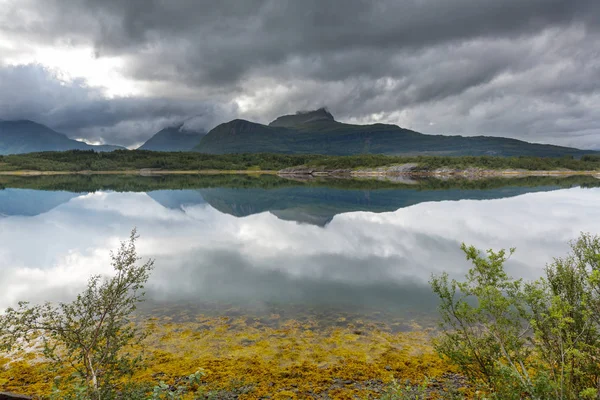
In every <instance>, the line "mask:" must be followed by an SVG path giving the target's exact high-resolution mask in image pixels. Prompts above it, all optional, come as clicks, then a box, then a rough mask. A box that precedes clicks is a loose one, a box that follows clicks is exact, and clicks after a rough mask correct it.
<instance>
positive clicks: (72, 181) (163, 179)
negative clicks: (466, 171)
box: [0, 174, 600, 192]
mask: <svg viewBox="0 0 600 400" xmlns="http://www.w3.org/2000/svg"><path fill="white" fill-rule="evenodd" d="M539 186H547V187H565V188H566V187H573V186H581V187H586V188H591V187H598V186H600V180H599V179H596V178H594V177H593V176H589V175H581V176H568V177H552V176H527V177H520V178H501V177H495V178H487V179H476V180H470V179H465V178H455V179H436V178H423V179H415V180H414V183H410V184H406V183H402V182H393V181H386V180H377V179H340V178H319V179H311V180H306V181H298V180H291V179H286V178H282V177H278V176H276V175H246V174H231V175H230V174H215V175H195V174H182V175H155V176H139V175H131V174H63V175H40V176H10V175H7V176H0V190H2V189H4V188H20V189H36V190H64V191H69V192H96V191H102V190H111V191H116V192H148V191H152V190H165V189H172V190H183V189H204V188H240V189H242V188H256V189H280V188H291V187H328V188H339V189H347V190H381V189H416V190H449V189H463V190H489V189H497V188H505V187H539Z"/></svg>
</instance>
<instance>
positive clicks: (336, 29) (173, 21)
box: [0, 0, 600, 148]
mask: <svg viewBox="0 0 600 400" xmlns="http://www.w3.org/2000/svg"><path fill="white" fill-rule="evenodd" d="M598 21H600V2H598V1H597V0H529V1H526V2H524V1H522V0H506V1H502V2H499V1H496V0H484V1H482V0H447V1H433V0H426V1H416V0H410V1H403V2H397V1H391V0H390V1H383V2H371V1H366V0H330V1H326V2H323V1H317V0H307V1H301V2H300V1H279V0H270V1H268V0H267V1H258V0H249V1H244V2H238V1H228V0H227V1H220V2H212V1H195V0H180V1H171V2H164V1H159V0H133V1H126V2H124V1H119V0H105V1H93V0H45V1H39V0H38V1H36V0H21V1H18V2H17V1H9V2H8V6H7V7H6V8H5V10H4V11H2V12H0V34H4V35H5V36H7V37H9V38H12V39H14V40H21V41H23V42H24V43H27V44H33V45H44V44H45V45H65V44H70V45H73V46H92V47H93V48H94V51H95V52H96V55H97V56H98V57H100V58H102V57H108V56H111V57H112V56H115V57H122V58H123V59H124V61H125V64H124V66H123V73H124V74H125V75H126V76H127V77H129V78H130V79H133V80H135V81H137V82H139V83H140V84H141V85H143V87H144V89H145V90H146V92H147V94H148V95H149V96H152V97H154V98H156V97H158V98H164V99H173V100H172V101H167V100H152V101H148V102H147V103H144V102H143V101H138V100H135V101H132V100H131V99H127V100H113V101H110V102H109V101H106V102H105V103H102V102H101V101H100V100H98V102H97V103H94V105H93V107H96V108H99V109H100V110H101V112H100V113H98V114H97V115H98V117H97V118H96V119H97V120H99V119H103V118H105V120H103V121H105V122H104V123H105V124H109V121H110V123H111V124H112V125H111V126H112V127H113V129H114V127H117V126H119V124H121V125H123V124H125V125H127V126H128V128H127V129H125V130H126V131H127V132H129V133H128V134H127V135H134V136H135V135H137V136H136V138H139V137H141V135H140V134H136V133H135V132H137V130H136V129H137V125H136V124H143V123H145V122H144V121H148V120H155V119H156V118H157V116H158V117H159V118H164V115H177V117H180V116H184V115H185V116H187V117H191V116H192V115H193V114H192V113H191V112H190V111H189V110H190V109H191V108H200V109H201V110H205V108H203V107H202V106H198V105H197V104H196V105H195V102H198V101H200V102H201V103H203V104H204V103H206V99H210V100H211V101H210V103H209V104H230V102H238V103H240V104H242V103H243V104H245V106H244V107H241V108H240V109H239V110H236V109H233V110H234V112H236V113H237V114H238V116H241V117H246V118H252V119H256V120H259V121H261V122H267V121H269V120H271V119H273V118H275V117H276V116H277V115H280V114H282V113H289V112H293V111H295V110H297V109H309V108H313V107H318V106H322V105H327V106H329V108H330V109H331V110H332V112H333V113H334V115H336V116H337V117H338V119H341V120H346V121H356V122H371V121H376V120H381V121H384V122H392V123H399V124H401V125H404V126H407V127H410V128H412V129H416V130H421V131H424V132H428V133H452V134H465V135H476V134H489V135H507V136H511V137H517V138H522V139H526V140H531V141H545V142H553V143H559V144H567V145H575V146H581V147H594V148H600V122H598V121H600V118H599V117H600V115H599V113H600V112H599V111H597V110H599V109H600V107H598V106H599V105H600V83H598V82H600V61H599V60H600V56H599V55H600V29H599V27H600V23H599V22H598ZM1 57H2V56H0V60H1ZM213 102H214V103H213ZM132 103H133V104H132ZM167 103H169V104H167ZM109 104H110V105H109ZM134 104H135V105H134ZM85 106H88V105H87V104H85ZM138 106H139V107H147V112H146V114H147V115H144V112H143V111H142V110H141V109H140V108H137V107H138ZM89 107H92V105H89ZM210 107H211V106H209V107H208V108H209V109H210ZM121 108H124V109H127V110H126V111H121ZM107 110H114V111H107ZM202 112H204V113H207V111H202ZM121 114H127V115H129V114H135V116H136V117H135V118H133V119H132V120H133V121H136V122H135V123H132V122H121V121H131V120H130V119H127V118H129V117H127V118H126V117H125V116H121ZM211 114H216V115H224V114H227V113H223V112H217V111H214V110H213V111H211ZM65 115H66V114H65ZM0 117H2V115H0ZM218 119H219V118H218V117H215V118H212V120H214V121H216V120H218ZM212 120H211V122H212ZM82 122H85V121H82ZM219 122H220V121H219ZM73 123H74V124H75V122H73ZM94 123H95V124H96V125H95V126H96V127H95V128H90V129H88V130H89V131H90V132H92V131H93V132H97V133H95V134H94V135H96V136H97V137H103V135H108V136H106V137H107V138H108V137H113V138H119V139H120V137H119V135H117V134H111V135H112V136H111V135H109V134H107V133H105V132H103V131H101V130H99V129H100V128H97V127H98V126H101V125H102V123H100V122H98V121H96V122H94ZM79 125H82V124H79ZM155 125H156V124H155ZM82 126H83V125H82ZM103 129H105V130H106V129H108V130H110V129H109V127H104V128H103ZM80 131H81V132H82V134H88V133H86V132H87V131H85V130H80ZM136 140H137V139H136Z"/></svg>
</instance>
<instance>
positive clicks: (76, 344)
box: [0, 229, 154, 400]
mask: <svg viewBox="0 0 600 400" xmlns="http://www.w3.org/2000/svg"><path fill="white" fill-rule="evenodd" d="M137 238H138V236H137V233H136V230H135V229H134V230H132V232H131V235H130V236H129V240H128V241H127V242H122V243H121V246H120V248H119V249H118V251H117V253H116V254H115V253H112V252H111V260H112V262H111V265H112V267H113V268H114V271H115V275H114V276H112V277H110V278H106V279H102V278H101V277H100V276H93V277H92V278H90V280H89V281H88V284H87V288H86V289H85V290H84V291H83V292H82V293H81V294H79V295H78V296H77V298H76V299H75V300H74V301H72V302H70V303H59V304H57V305H56V304H51V303H46V304H43V305H35V306H32V305H30V304H28V303H26V302H20V303H19V305H18V307H17V308H9V309H7V310H6V312H5V314H4V315H2V316H0V349H3V350H8V351H10V350H11V349H13V348H15V347H16V348H22V347H23V346H26V345H32V344H34V343H35V341H36V340H38V339H41V343H43V351H44V355H45V356H46V357H47V358H48V359H50V360H52V361H53V362H55V363H56V364H57V365H59V366H65V365H68V366H71V367H72V368H73V369H75V371H77V376H78V377H79V379H81V380H82V381H83V386H84V388H85V392H86V397H89V398H93V399H98V400H100V399H103V398H109V397H113V396H112V395H111V394H112V393H114V391H115V382H116V380H117V379H118V378H120V377H122V376H124V375H126V374H127V373H131V372H132V371H133V369H134V367H135V365H136V363H137V362H138V361H139V356H138V357H136V356H133V355H132V354H131V353H130V352H129V350H130V347H131V346H132V345H134V344H136V343H139V340H141V339H142V338H143V335H142V334H141V332H140V331H139V330H138V328H137V327H136V326H134V324H133V323H132V322H131V320H130V317H131V315H132V313H133V312H134V311H135V309H136V306H137V304H138V303H140V302H141V301H143V296H144V292H143V288H144V285H145V283H146V282H147V280H148V278H149V274H150V271H151V270H152V268H153V264H154V261H153V260H148V261H147V262H146V263H144V264H142V265H138V261H139V260H140V258H139V257H138V256H137V252H136V247H135V242H136V239H137Z"/></svg>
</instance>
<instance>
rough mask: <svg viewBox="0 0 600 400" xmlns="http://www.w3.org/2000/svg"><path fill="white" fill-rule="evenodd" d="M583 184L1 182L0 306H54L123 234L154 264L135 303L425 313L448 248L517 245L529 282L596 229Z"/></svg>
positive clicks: (454, 262) (599, 219) (586, 182)
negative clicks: (134, 233)
mask: <svg viewBox="0 0 600 400" xmlns="http://www.w3.org/2000/svg"><path fill="white" fill-rule="evenodd" d="M596 186H598V180H597V179H595V178H591V177H587V178H585V177H582V178H568V179H562V180H559V179H554V178H535V179H533V178H532V179H525V180H512V181H508V180H504V181H503V180H493V181H482V182H476V183H473V182H467V181H451V182H443V181H426V182H409V183H401V184H390V183H386V182H381V183H377V182H372V181H371V182H356V181H327V182H322V181H316V182H308V183H307V182H294V181H289V180H283V179H279V178H275V177H266V178H262V179H259V178H247V177H242V178H240V177H231V178H225V177H219V178H215V177H186V178H181V177H154V178H151V177H94V176H91V177H85V176H82V177H76V176H75V177H48V178H43V177H36V178H10V179H9V178H0V189H1V190H0V273H1V275H0V308H4V307H7V306H10V305H14V304H16V302H17V301H18V300H31V301H46V300H52V301H56V300H68V299H69V298H71V297H72V296H73V295H74V294H75V293H77V292H78V291H79V290H81V288H82V287H83V285H84V284H85V282H86V280H87V279H88V277H89V276H90V275H92V274H102V273H108V272H110V266H109V251H110V250H111V249H115V248H116V247H117V245H118V243H119V241H120V240H123V239H125V238H126V237H127V235H128V233H129V231H130V230H131V228H132V227H134V226H135V227H137V228H138V232H139V234H140V235H141V238H140V241H139V247H138V250H139V252H140V255H141V256H143V257H152V258H155V259H156V269H155V271H154V273H153V275H152V278H151V282H150V284H149V287H148V305H147V309H148V310H152V312H155V313H159V314H169V313H171V312H173V310H174V309H176V310H178V313H179V314H181V315H184V316H190V315H195V314H197V313H213V314H228V315H236V314H243V313H246V312H250V311H248V310H252V312H255V313H257V314H263V315H273V314H277V315H282V316H284V317H286V316H287V317H292V318H299V319H302V318H309V317H308V316H307V315H311V316H320V317H322V318H330V319H331V321H332V322H333V321H336V320H339V319H340V316H342V318H343V316H345V315H348V316H352V315H364V316H365V317H368V318H374V319H378V318H380V319H388V318H404V319H413V318H416V319H418V318H426V316H428V315H432V314H433V311H434V310H435V299H434V298H433V297H432V295H431V293H430V290H429V287H428V284H427V281H428V279H429V278H430V276H431V274H437V273H440V272H442V271H446V272H448V273H449V274H450V275H451V276H455V277H459V276H462V275H463V274H464V273H465V272H466V270H467V269H468V267H469V265H468V264H467V263H466V261H465V260H464V257H463V254H462V253H461V251H460V248H459V247H460V244H461V242H466V243H467V244H473V245H475V246H477V247H478V248H481V249H486V248H494V249H500V248H508V247H513V246H514V247H516V248H517V252H516V254H515V255H514V256H513V257H512V258H511V260H510V261H509V263H508V269H509V271H510V272H511V273H512V274H513V275H514V276H519V277H524V278H535V277H537V276H539V275H540V273H541V270H542V268H543V267H544V265H545V263H547V262H549V261H551V260H552V258H553V257H556V256H562V255H564V254H565V253H566V252H567V250H568V241H569V240H572V239H574V238H576V237H577V236H578V234H579V232H581V231H589V232H596V233H600V188H597V187H596Z"/></svg>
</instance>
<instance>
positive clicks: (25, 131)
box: [0, 119, 124, 155]
mask: <svg viewBox="0 0 600 400" xmlns="http://www.w3.org/2000/svg"><path fill="white" fill-rule="evenodd" d="M117 149H124V147H121V146H114V145H91V144H87V143H85V142H81V141H79V140H75V139H71V138H69V137H68V136H67V135H65V134H63V133H60V132H57V131H55V130H53V129H51V128H49V127H47V126H46V125H43V124H40V123H37V122H35V121H31V120H27V119H22V120H12V121H2V120H0V155H5V154H23V153H33V152H39V151H64V150H95V151H113V150H117Z"/></svg>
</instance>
